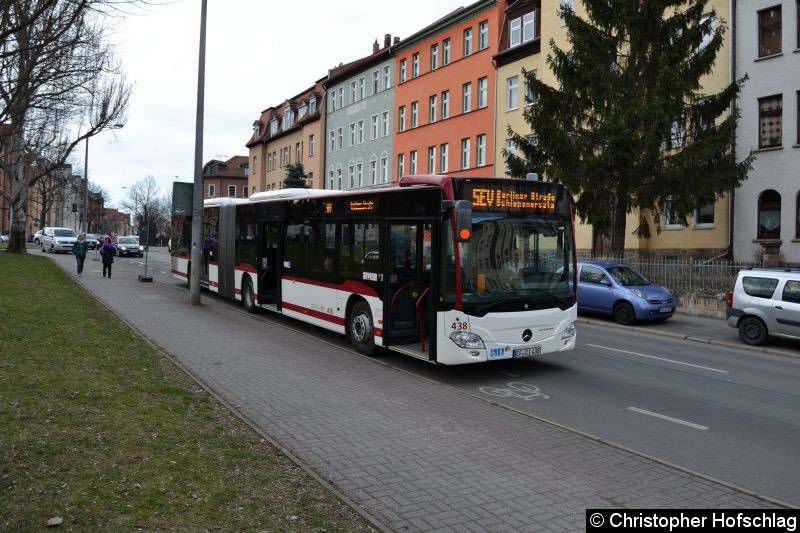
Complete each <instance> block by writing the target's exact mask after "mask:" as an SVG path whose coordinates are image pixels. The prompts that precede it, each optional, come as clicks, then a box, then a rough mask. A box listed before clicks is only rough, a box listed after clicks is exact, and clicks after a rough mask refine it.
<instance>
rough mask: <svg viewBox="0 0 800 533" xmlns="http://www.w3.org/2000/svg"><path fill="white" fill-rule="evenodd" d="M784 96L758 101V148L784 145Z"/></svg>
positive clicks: (778, 95)
mask: <svg viewBox="0 0 800 533" xmlns="http://www.w3.org/2000/svg"><path fill="white" fill-rule="evenodd" d="M782 121H783V95H780V94H777V95H774V96H767V97H765V98H759V99H758V147H759V148H771V147H773V146H781V144H782V142H783V141H782V129H783V128H782Z"/></svg>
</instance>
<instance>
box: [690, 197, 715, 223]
mask: <svg viewBox="0 0 800 533" xmlns="http://www.w3.org/2000/svg"><path fill="white" fill-rule="evenodd" d="M694 225H695V227H712V226H713V225H714V202H711V203H710V204H708V205H704V206H703V207H701V208H700V209H695V211H694Z"/></svg>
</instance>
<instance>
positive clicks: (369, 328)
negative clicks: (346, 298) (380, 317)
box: [347, 300, 375, 355]
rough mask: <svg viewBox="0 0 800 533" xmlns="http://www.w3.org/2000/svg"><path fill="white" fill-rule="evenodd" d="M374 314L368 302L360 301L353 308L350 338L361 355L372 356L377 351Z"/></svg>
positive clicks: (349, 329)
mask: <svg viewBox="0 0 800 533" xmlns="http://www.w3.org/2000/svg"><path fill="white" fill-rule="evenodd" d="M373 324H374V323H373V322H372V312H371V311H370V310H369V305H367V302H365V301H363V300H362V301H360V302H358V303H356V304H355V305H354V306H353V310H352V311H351V312H350V320H349V322H348V325H347V332H348V336H349V337H350V342H351V343H352V344H353V348H355V349H356V351H357V352H358V353H360V354H364V355H372V353H373V352H374V351H375V334H374V332H375V328H374V327H373Z"/></svg>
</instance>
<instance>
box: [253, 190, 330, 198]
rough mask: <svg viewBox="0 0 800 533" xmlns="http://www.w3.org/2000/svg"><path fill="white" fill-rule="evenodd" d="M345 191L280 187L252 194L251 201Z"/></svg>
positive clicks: (324, 194) (325, 194)
mask: <svg viewBox="0 0 800 533" xmlns="http://www.w3.org/2000/svg"><path fill="white" fill-rule="evenodd" d="M341 192H344V191H340V190H337V189H298V188H291V189H278V190H275V191H262V192H256V193H253V194H251V195H250V201H258V200H276V199H278V198H298V197H303V196H306V197H308V196H328V195H331V194H339V193H341Z"/></svg>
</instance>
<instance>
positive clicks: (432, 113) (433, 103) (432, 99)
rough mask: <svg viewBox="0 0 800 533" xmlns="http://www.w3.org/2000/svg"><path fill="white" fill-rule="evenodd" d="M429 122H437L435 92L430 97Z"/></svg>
mask: <svg viewBox="0 0 800 533" xmlns="http://www.w3.org/2000/svg"><path fill="white" fill-rule="evenodd" d="M428 122H429V123H434V122H436V95H435V94H433V95H431V96H430V98H428Z"/></svg>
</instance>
